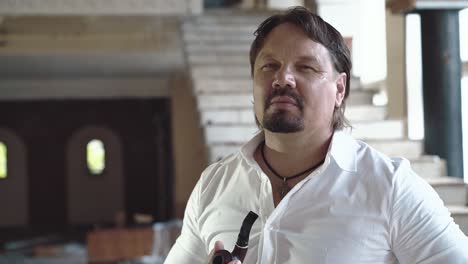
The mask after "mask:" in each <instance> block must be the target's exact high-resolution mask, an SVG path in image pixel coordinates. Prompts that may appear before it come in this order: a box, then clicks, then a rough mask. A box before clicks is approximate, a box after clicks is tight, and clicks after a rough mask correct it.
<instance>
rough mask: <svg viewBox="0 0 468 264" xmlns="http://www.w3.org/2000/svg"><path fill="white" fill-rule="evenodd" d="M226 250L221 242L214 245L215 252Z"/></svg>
mask: <svg viewBox="0 0 468 264" xmlns="http://www.w3.org/2000/svg"><path fill="white" fill-rule="evenodd" d="M223 249H224V244H223V242H221V241H219V240H218V241H216V242H215V244H214V251H215V252H216V251H218V250H223Z"/></svg>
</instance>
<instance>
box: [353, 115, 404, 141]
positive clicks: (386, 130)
mask: <svg viewBox="0 0 468 264" xmlns="http://www.w3.org/2000/svg"><path fill="white" fill-rule="evenodd" d="M352 126H353V129H352V133H351V134H352V135H353V136H354V137H355V138H357V139H362V140H364V141H366V140H383V139H393V140H395V139H404V138H405V131H406V129H405V127H406V125H405V122H404V121H402V120H381V121H363V122H353V123H352Z"/></svg>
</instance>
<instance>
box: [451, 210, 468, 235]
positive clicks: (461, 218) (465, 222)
mask: <svg viewBox="0 0 468 264" xmlns="http://www.w3.org/2000/svg"><path fill="white" fill-rule="evenodd" d="M447 208H448V209H449V211H450V213H451V214H452V217H453V220H454V221H455V223H456V224H458V225H459V226H460V229H461V230H462V231H463V233H465V235H467V234H468V207H466V206H447Z"/></svg>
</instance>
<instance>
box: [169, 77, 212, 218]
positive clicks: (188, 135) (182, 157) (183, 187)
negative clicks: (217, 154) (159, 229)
mask: <svg viewBox="0 0 468 264" xmlns="http://www.w3.org/2000/svg"><path fill="white" fill-rule="evenodd" d="M171 80H172V81H171V89H170V92H171V99H172V111H171V112H172V133H173V134H172V139H173V143H172V144H173V153H174V157H175V159H174V166H175V168H174V174H175V203H176V216H177V217H178V218H182V217H183V212H184V209H185V204H186V202H187V200H188V198H189V196H190V193H191V192H192V189H193V187H194V186H195V184H196V182H197V180H198V178H199V177H200V173H201V172H202V171H203V169H204V168H205V167H206V166H207V164H208V161H207V153H206V148H205V142H204V137H203V130H202V128H201V126H200V121H199V119H200V117H199V112H198V109H197V105H196V101H195V97H194V96H193V93H192V86H191V81H190V79H189V78H188V76H187V75H186V74H183V73H178V74H173V75H172V78H171Z"/></svg>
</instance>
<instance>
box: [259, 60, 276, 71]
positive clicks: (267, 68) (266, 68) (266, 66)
mask: <svg viewBox="0 0 468 264" xmlns="http://www.w3.org/2000/svg"><path fill="white" fill-rule="evenodd" d="M276 67H277V65H276V64H275V63H272V62H267V63H264V64H263V65H262V66H261V67H260V69H261V70H262V71H272V70H274V69H276Z"/></svg>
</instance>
